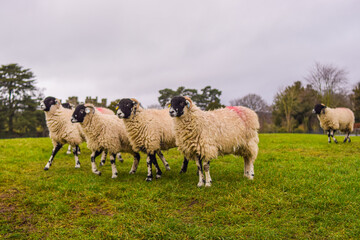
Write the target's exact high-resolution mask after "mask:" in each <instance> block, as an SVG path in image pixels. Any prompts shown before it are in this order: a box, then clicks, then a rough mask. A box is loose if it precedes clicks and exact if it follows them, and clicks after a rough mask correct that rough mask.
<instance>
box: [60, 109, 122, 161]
mask: <svg viewBox="0 0 360 240" xmlns="http://www.w3.org/2000/svg"><path fill="white" fill-rule="evenodd" d="M61 105H62V106H63V107H64V108H67V109H73V108H74V105H72V104H71V103H62V104H61ZM96 110H98V111H99V112H101V113H102V114H109V115H115V113H114V112H113V111H112V110H111V109H108V108H104V107H97V108H96ZM66 154H71V146H70V145H69V147H68V150H67V152H66ZM78 154H80V150H79V152H78ZM106 156H107V152H106V151H103V152H102V156H101V160H100V166H103V165H104V164H105V161H106ZM117 158H118V159H119V161H120V162H124V160H123V159H122V157H121V154H120V153H118V154H117Z"/></svg>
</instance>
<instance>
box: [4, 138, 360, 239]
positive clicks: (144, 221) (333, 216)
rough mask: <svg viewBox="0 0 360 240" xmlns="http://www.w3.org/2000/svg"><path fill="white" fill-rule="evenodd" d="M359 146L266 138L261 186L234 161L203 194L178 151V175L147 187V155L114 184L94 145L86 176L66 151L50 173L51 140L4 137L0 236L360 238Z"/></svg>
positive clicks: (222, 162)
mask: <svg viewBox="0 0 360 240" xmlns="http://www.w3.org/2000/svg"><path fill="white" fill-rule="evenodd" d="M339 140H340V137H339ZM352 140H353V142H352V143H351V144H342V143H339V144H338V145H335V144H328V143H327V137H326V136H325V135H322V136H320V135H297V134H270V135H267V134H263V135H260V141H261V142H260V153H259V156H258V159H257V161H256V163H255V180H254V181H249V180H247V179H245V178H243V177H242V175H243V160H242V159H236V158H235V157H234V156H226V157H221V158H219V159H217V160H214V161H213V163H212V165H211V176H212V179H213V186H212V187H211V188H197V187H196V184H197V181H198V177H197V176H196V167H195V164H194V163H193V162H191V163H190V164H189V169H188V172H187V173H186V174H183V175H180V174H178V171H179V170H180V166H181V162H182V157H181V155H180V154H179V153H178V152H177V150H171V151H168V152H165V157H166V158H167V159H168V161H169V163H170V166H171V168H172V171H170V172H164V175H163V178H162V179H160V180H154V181H153V182H151V183H147V182H145V181H144V180H145V177H146V164H145V156H144V155H142V159H141V162H140V165H139V169H138V172H137V173H136V174H135V175H129V174H128V172H129V170H130V167H131V163H132V158H131V156H130V155H126V154H124V156H123V157H124V159H125V162H124V163H122V164H121V163H118V164H117V166H118V171H119V177H118V178H117V179H111V167H110V164H109V162H107V163H106V165H105V166H104V167H102V168H100V170H101V171H102V173H103V174H102V176H100V177H99V176H96V175H94V174H92V173H91V169H90V160H89V155H90V152H89V150H88V149H86V145H85V144H84V145H83V146H82V154H81V155H80V161H81V163H82V166H81V168H80V169H75V168H74V165H75V163H74V158H73V157H72V156H69V155H66V154H65V152H66V149H65V148H64V149H62V150H61V151H60V152H59V154H58V156H57V157H56V158H55V161H54V164H53V166H52V167H51V168H50V170H49V171H44V170H43V167H44V166H45V164H46V162H47V160H48V158H49V156H50V151H51V143H50V140H49V139H48V138H42V139H12V140H0V152H1V155H0V163H1V170H0V238H1V237H2V238H29V239H38V238H51V239H54V238H64V237H71V238H75V239H99V238H101V239H111V238H119V237H121V238H142V239H159V238H164V239H174V238H176V239H186V238H197V239H209V238H229V239H239V238H249V237H250V238H255V239H259V238H262V239H263V238H271V239H273V238H283V239H288V238H319V239H332V238H334V239H344V238H357V237H358V236H360V220H359V219H360V211H359V209H360V194H359V189H360V188H359V187H360V186H359V185H360V181H359V180H360V173H359V166H360V156H359V148H360V138H359V137H353V138H352ZM161 168H162V169H164V167H163V166H161Z"/></svg>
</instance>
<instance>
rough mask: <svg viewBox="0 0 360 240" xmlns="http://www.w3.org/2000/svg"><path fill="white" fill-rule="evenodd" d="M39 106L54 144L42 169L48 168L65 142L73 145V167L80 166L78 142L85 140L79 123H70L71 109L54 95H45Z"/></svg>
mask: <svg viewBox="0 0 360 240" xmlns="http://www.w3.org/2000/svg"><path fill="white" fill-rule="evenodd" d="M40 108H41V109H42V110H43V111H44V112H45V118H46V125H47V127H48V129H49V136H50V138H51V141H52V144H53V146H54V148H53V150H52V153H51V156H50V159H49V161H48V163H47V164H46V166H45V168H44V170H49V168H50V166H51V165H52V162H53V160H54V158H55V155H56V154H57V152H58V151H59V150H60V149H61V148H62V146H63V145H64V144H66V143H67V144H69V145H70V146H71V147H74V151H73V154H74V157H75V168H80V161H79V157H78V153H79V151H80V150H79V149H80V148H79V144H81V143H82V142H84V141H85V136H84V134H83V132H82V130H81V127H80V125H79V124H71V122H70V119H71V114H72V110H70V109H67V108H64V107H62V105H61V103H60V100H58V99H56V98H54V97H46V98H45V99H44V100H43V101H41V103H40Z"/></svg>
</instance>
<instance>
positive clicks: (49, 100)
mask: <svg viewBox="0 0 360 240" xmlns="http://www.w3.org/2000/svg"><path fill="white" fill-rule="evenodd" d="M56 104H57V101H56V98H54V97H46V98H45V99H44V100H42V101H41V102H40V108H41V109H42V110H44V111H45V112H48V111H50V108H51V106H52V105H56Z"/></svg>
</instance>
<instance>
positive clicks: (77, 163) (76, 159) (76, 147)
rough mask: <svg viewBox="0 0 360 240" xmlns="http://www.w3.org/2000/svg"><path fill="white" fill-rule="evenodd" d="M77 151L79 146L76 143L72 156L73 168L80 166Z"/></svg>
mask: <svg viewBox="0 0 360 240" xmlns="http://www.w3.org/2000/svg"><path fill="white" fill-rule="evenodd" d="M78 152H79V146H78V145H76V146H75V148H74V151H73V154H74V157H75V168H80V161H79V156H78Z"/></svg>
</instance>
